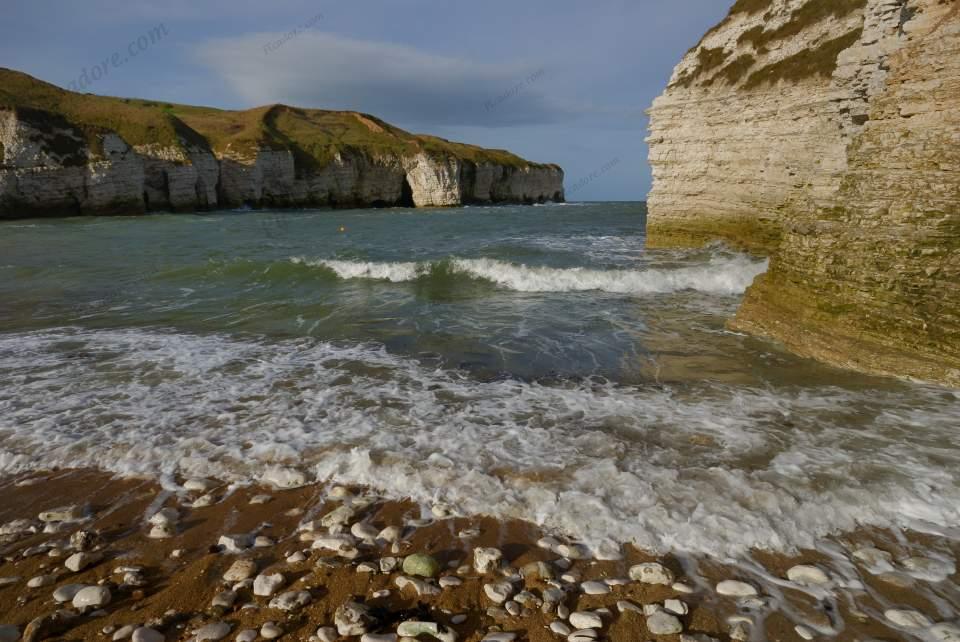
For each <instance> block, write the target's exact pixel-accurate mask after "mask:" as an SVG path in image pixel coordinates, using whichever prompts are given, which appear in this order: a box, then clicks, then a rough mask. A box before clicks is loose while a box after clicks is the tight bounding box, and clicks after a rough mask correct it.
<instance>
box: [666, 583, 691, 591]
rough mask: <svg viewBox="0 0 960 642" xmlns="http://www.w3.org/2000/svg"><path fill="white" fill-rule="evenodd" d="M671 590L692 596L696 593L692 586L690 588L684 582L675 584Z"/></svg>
mask: <svg viewBox="0 0 960 642" xmlns="http://www.w3.org/2000/svg"><path fill="white" fill-rule="evenodd" d="M670 588H672V589H673V590H674V591H676V592H677V593H686V594H690V593H693V591H694V588H693V587H692V586H690V585H689V584H684V583H683V582H674V583H673V584H672V585H671V586H670Z"/></svg>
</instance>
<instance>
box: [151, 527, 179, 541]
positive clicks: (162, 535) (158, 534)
mask: <svg viewBox="0 0 960 642" xmlns="http://www.w3.org/2000/svg"><path fill="white" fill-rule="evenodd" d="M176 534H177V527H176V526H174V525H173V524H155V525H154V526H153V527H152V528H151V529H150V532H149V533H147V537H149V538H150V539H169V538H171V537H173V536H174V535H176Z"/></svg>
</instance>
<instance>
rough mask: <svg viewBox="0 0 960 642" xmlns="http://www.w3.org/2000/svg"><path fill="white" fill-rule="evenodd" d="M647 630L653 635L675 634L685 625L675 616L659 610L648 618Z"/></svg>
mask: <svg viewBox="0 0 960 642" xmlns="http://www.w3.org/2000/svg"><path fill="white" fill-rule="evenodd" d="M647 630H648V631H650V633H652V634H653V635H674V634H675V633H680V632H682V631H683V625H682V624H680V620H678V619H677V618H676V617H675V616H673V615H670V614H669V613H667V612H666V611H658V612H656V613H654V614H653V615H651V616H650V617H648V618H647Z"/></svg>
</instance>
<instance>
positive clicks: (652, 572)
mask: <svg viewBox="0 0 960 642" xmlns="http://www.w3.org/2000/svg"><path fill="white" fill-rule="evenodd" d="M630 579H631V580H634V581H637V582H640V583H642V584H663V585H666V586H670V585H671V584H673V580H674V577H673V573H672V572H671V571H670V569H668V568H667V567H666V566H664V565H663V564H658V563H657V562H647V563H645V564H637V565H636V566H631V567H630Z"/></svg>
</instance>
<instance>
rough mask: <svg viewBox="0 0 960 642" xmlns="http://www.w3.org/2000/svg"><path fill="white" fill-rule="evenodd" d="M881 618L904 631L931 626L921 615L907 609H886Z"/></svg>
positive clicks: (926, 618) (924, 616)
mask: <svg viewBox="0 0 960 642" xmlns="http://www.w3.org/2000/svg"><path fill="white" fill-rule="evenodd" d="M883 617H885V618H887V619H888V620H890V621H891V622H893V623H894V624H896V625H897V626H902V627H904V628H906V629H919V628H922V627H925V626H930V625H931V624H933V622H931V621H930V618H928V617H927V616H926V615H924V614H923V613H920V612H919V611H912V610H908V609H887V610H886V611H884V612H883Z"/></svg>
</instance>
